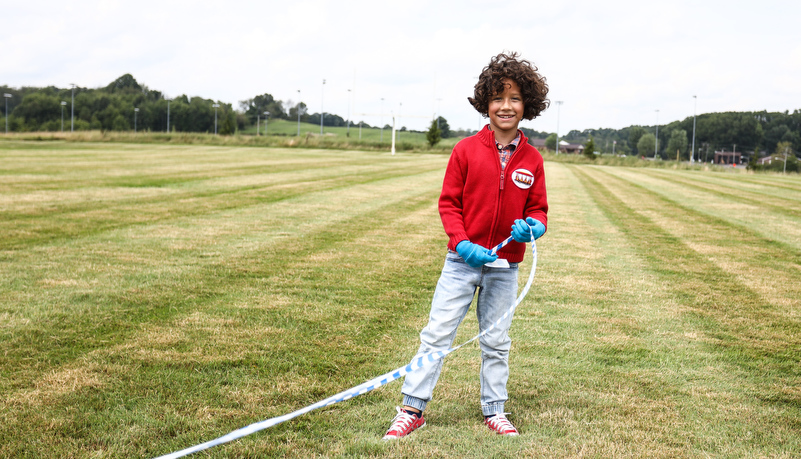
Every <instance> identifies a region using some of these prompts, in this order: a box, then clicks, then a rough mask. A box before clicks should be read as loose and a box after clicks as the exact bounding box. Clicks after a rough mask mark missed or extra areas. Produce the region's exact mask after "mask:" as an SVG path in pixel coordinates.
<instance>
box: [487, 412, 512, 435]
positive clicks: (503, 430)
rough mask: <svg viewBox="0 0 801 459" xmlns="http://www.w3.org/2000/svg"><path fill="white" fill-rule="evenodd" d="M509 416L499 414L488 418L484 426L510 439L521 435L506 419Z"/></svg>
mask: <svg viewBox="0 0 801 459" xmlns="http://www.w3.org/2000/svg"><path fill="white" fill-rule="evenodd" d="M507 414H509V413H498V414H496V415H495V416H491V417H488V418H486V419H484V424H486V425H487V427H489V428H490V429H492V431H493V432H495V433H497V434H498V435H507V436H510V437H514V436H516V435H520V433H518V431H517V429H515V426H513V425H512V423H511V422H509V420H508V419H506V415H507Z"/></svg>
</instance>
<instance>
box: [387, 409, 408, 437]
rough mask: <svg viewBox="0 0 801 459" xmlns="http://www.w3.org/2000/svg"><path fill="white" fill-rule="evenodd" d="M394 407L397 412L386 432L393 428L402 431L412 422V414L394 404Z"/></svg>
mask: <svg viewBox="0 0 801 459" xmlns="http://www.w3.org/2000/svg"><path fill="white" fill-rule="evenodd" d="M395 409H396V410H397V411H398V414H397V415H395V419H393V420H392V427H390V428H389V430H388V431H387V433H389V432H392V431H393V430H396V431H398V432H403V431H404V430H406V428H407V427H409V425H411V424H412V423H413V422H414V416H412V415H411V414H409V413H406V412H405V411H403V410H401V409H400V407H398V406H396V407H395Z"/></svg>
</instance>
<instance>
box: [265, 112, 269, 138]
mask: <svg viewBox="0 0 801 459" xmlns="http://www.w3.org/2000/svg"><path fill="white" fill-rule="evenodd" d="M269 119H270V112H264V135H267V121H269Z"/></svg>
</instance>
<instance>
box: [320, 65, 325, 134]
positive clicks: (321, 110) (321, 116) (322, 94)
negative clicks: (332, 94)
mask: <svg viewBox="0 0 801 459" xmlns="http://www.w3.org/2000/svg"><path fill="white" fill-rule="evenodd" d="M324 97H325V78H323V89H322V92H321V93H320V135H323V119H325V110H323V99H324Z"/></svg>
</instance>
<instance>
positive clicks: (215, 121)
mask: <svg viewBox="0 0 801 459" xmlns="http://www.w3.org/2000/svg"><path fill="white" fill-rule="evenodd" d="M212 107H214V135H217V109H218V108H219V107H220V104H214V105H212Z"/></svg>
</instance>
